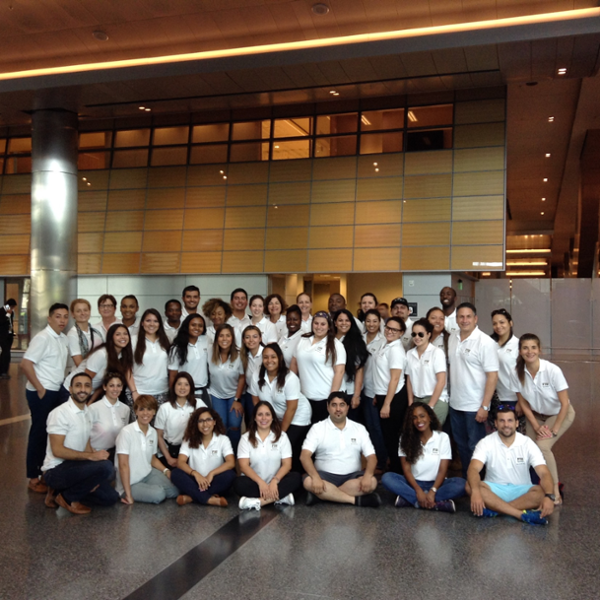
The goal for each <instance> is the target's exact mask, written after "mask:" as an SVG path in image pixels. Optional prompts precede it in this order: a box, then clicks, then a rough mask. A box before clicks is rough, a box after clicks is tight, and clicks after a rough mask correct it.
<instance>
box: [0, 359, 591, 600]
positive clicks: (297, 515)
mask: <svg viewBox="0 0 600 600" xmlns="http://www.w3.org/2000/svg"><path fill="white" fill-rule="evenodd" d="M556 362H557V363H558V364H559V365H560V366H561V367H562V368H563V370H564V372H565V374H566V376H567V379H568V381H569V383H570V385H571V400H572V402H573V405H574V407H575V410H576V411H577V418H576V421H575V424H574V425H573V427H572V428H571V430H570V431H569V432H568V433H567V434H566V436H565V437H564V438H563V439H562V440H561V441H560V442H559V444H557V446H556V456H557V459H558V464H559V472H560V473H561V479H562V481H563V482H564V483H565V486H566V500H565V505H564V506H563V507H562V508H560V509H559V510H557V511H556V512H555V513H554V514H553V515H552V516H551V518H550V525H549V526H548V527H533V526H528V525H523V524H520V523H518V522H516V521H514V520H511V519H508V518H499V519H491V520H477V519H475V518H474V517H472V516H471V514H470V513H469V511H468V503H467V502H466V501H461V502H460V503H459V512H458V513H457V514H456V515H448V514H431V513H426V512H424V511H418V510H413V509H395V508H394V507H393V506H392V505H391V500H392V498H391V497H390V496H389V495H386V493H385V492H383V493H382V495H383V496H384V498H385V500H386V504H385V506H383V507H381V508H380V509H377V510H373V509H359V508H352V507H341V506H333V505H325V504H320V505H317V506H313V507H310V508H308V507H306V506H304V505H303V504H302V503H299V504H298V505H297V506H295V507H291V508H287V509H285V510H281V511H278V512H277V516H276V518H274V519H273V520H272V521H270V522H269V523H268V524H267V525H266V526H264V527H263V528H262V529H261V530H260V531H259V532H258V533H257V534H256V535H255V536H254V537H252V538H251V539H250V540H249V541H248V542H247V543H246V544H245V545H244V546H242V547H241V548H240V549H239V550H237V551H236V552H233V553H232V554H231V556H229V558H227V559H226V560H225V561H224V562H223V563H221V564H220V566H218V567H217V568H216V569H214V570H213V571H212V572H211V573H210V574H209V575H207V576H206V577H205V578H204V579H202V580H201V581H200V582H199V583H198V584H197V585H195V586H194V587H192V588H191V589H190V590H189V591H188V592H187V593H186V594H185V595H184V596H182V598H185V600H196V599H198V600H207V599H223V600H225V599H229V598H232V599H235V600H244V599H247V600H255V599H256V600H271V599H273V600H275V599H278V600H279V599H280V598H288V599H290V600H309V599H311V600H315V599H341V598H345V599H347V598H351V599H363V598H365V599H367V598H369V599H374V598H382V599H383V598H386V599H387V598H405V597H406V598H412V599H415V600H419V599H430V598H432V599H433V598H444V597H445V598H461V599H465V600H471V599H473V600H480V599H482V598H492V597H496V596H498V597H501V598H503V600H507V599H521V598H523V599H525V598H528V599H532V600H534V599H538V598H539V599H544V600H546V599H548V598H564V599H569V600H576V599H586V600H589V599H593V598H598V597H599V592H598V587H599V584H600V577H599V575H598V573H599V569H598V562H599V560H600V544H599V542H598V540H599V539H600V519H598V511H597V503H598V500H597V499H598V497H599V492H600V477H599V468H598V464H599V460H600V436H599V435H598V432H597V429H596V427H598V425H599V424H600V399H599V398H596V396H597V392H598V389H599V387H600V362H598V361H597V359H596V361H595V362H594V361H586V360H573V359H568V360H562V361H561V360H558V359H557V360H556ZM11 374H12V375H13V378H12V379H11V380H10V381H0V423H1V422H2V421H4V420H6V419H11V418H14V417H19V416H21V415H26V414H27V405H26V402H25V396H24V381H23V380H22V378H21V377H19V375H18V373H17V365H15V364H13V365H11ZM28 427H29V422H28V420H22V421H17V422H13V423H8V424H0V455H1V456H0V481H1V482H2V485H1V486H0V501H1V502H2V506H3V510H2V511H1V512H0V539H2V543H1V544H0V573H1V575H0V598H10V599H15V600H17V599H24V598H28V599H29V598H31V599H36V600H38V599H44V600H45V599H48V600H51V599H55V598H56V599H59V598H60V599H61V600H70V599H79V600H81V599H86V600H87V599H90V600H96V599H97V600H107V599H119V598H124V597H126V596H128V595H129V594H131V593H133V592H134V591H135V590H136V589H137V588H139V587H140V586H141V585H142V584H144V583H145V582H146V581H148V580H150V579H152V578H153V577H154V576H155V575H157V574H158V573H159V572H161V571H162V570H163V569H164V568H166V567H167V566H169V565H171V564H172V563H174V562H175V561H177V560H178V559H179V558H180V557H181V556H183V555H184V554H185V553H186V552H187V551H188V550H190V549H192V548H194V547H195V546H196V545H198V544H200V543H201V542H203V541H205V540H207V539H208V538H209V537H210V536H211V535H212V534H213V533H215V532H217V531H219V530H220V529H221V528H222V527H223V526H224V525H225V524H226V523H227V522H228V521H230V520H232V519H234V518H235V517H237V515H238V514H239V511H238V509H237V508H236V506H235V502H233V501H232V502H231V506H230V507H229V508H227V509H219V508H214V507H197V506H185V507H183V508H179V507H178V506H177V505H176V504H175V502H173V501H167V502H166V503H164V504H163V505H161V506H158V507H156V506H145V505H142V504H136V505H134V506H132V507H126V506H116V507H113V508H110V509H95V510H94V512H93V513H92V514H91V515H90V516H87V517H74V516H72V515H70V514H69V513H67V512H66V511H64V510H63V509H59V510H58V511H53V510H49V509H46V508H45V507H44V503H43V496H41V495H38V494H31V493H29V492H28V491H27V488H26V480H25V470H24V462H25V447H26V436H27V432H28ZM270 510H275V509H270ZM244 518H245V519H246V518H249V519H252V518H260V517H259V516H258V515H257V514H256V513H254V514H251V515H245V516H244ZM159 596H160V594H158V596H157V597H159Z"/></svg>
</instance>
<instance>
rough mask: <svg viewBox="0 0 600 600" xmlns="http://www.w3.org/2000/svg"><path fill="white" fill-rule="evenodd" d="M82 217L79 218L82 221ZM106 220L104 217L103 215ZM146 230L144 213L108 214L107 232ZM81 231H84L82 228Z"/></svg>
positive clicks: (139, 211) (124, 212)
mask: <svg viewBox="0 0 600 600" xmlns="http://www.w3.org/2000/svg"><path fill="white" fill-rule="evenodd" d="M81 217H82V215H80V216H79V219H80V221H81ZM102 217H103V218H104V215H102ZM143 228H144V211H142V210H136V211H123V212H108V213H106V231H137V230H141V229H143ZM80 231H83V230H82V229H81V228H80Z"/></svg>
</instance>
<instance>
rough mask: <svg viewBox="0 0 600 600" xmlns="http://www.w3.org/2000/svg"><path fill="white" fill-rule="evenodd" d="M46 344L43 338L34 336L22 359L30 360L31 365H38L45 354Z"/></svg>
mask: <svg viewBox="0 0 600 600" xmlns="http://www.w3.org/2000/svg"><path fill="white" fill-rule="evenodd" d="M42 331H43V330H42ZM46 344H47V340H46V337H45V336H43V335H39V334H38V335H36V336H34V337H33V339H32V340H31V343H30V344H29V346H28V348H27V350H26V352H25V354H24V356H23V358H26V359H27V360H30V361H31V362H32V363H33V364H36V363H38V362H39V361H40V360H41V359H42V358H43V357H44V354H45V353H46Z"/></svg>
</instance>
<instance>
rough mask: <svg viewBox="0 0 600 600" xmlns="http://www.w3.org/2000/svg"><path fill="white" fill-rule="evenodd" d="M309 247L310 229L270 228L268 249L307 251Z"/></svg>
mask: <svg viewBox="0 0 600 600" xmlns="http://www.w3.org/2000/svg"><path fill="white" fill-rule="evenodd" d="M307 247H308V227H269V229H267V248H268V249H269V250H276V249H278V248H281V249H285V250H292V249H300V248H304V249H306V248H307ZM305 262H306V260H305ZM305 266H306V265H305Z"/></svg>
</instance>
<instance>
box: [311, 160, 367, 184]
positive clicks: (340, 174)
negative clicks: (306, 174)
mask: <svg viewBox="0 0 600 600" xmlns="http://www.w3.org/2000/svg"><path fill="white" fill-rule="evenodd" d="M357 164H358V160H357V157H356V156H347V157H340V158H320V159H317V160H314V161H313V180H314V181H319V180H321V179H347V178H354V177H356V170H357Z"/></svg>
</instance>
